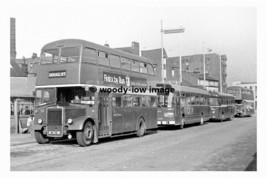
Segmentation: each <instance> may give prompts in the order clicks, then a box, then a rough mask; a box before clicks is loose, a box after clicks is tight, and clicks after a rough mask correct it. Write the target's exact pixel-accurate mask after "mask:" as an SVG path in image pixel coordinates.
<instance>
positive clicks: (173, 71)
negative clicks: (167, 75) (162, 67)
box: [172, 69, 175, 78]
mask: <svg viewBox="0 0 267 178" xmlns="http://www.w3.org/2000/svg"><path fill="white" fill-rule="evenodd" d="M174 73H175V70H174V69H172V78H174Z"/></svg>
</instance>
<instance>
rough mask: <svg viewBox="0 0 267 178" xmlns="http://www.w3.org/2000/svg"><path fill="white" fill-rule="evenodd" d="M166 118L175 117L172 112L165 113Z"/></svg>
mask: <svg viewBox="0 0 267 178" xmlns="http://www.w3.org/2000/svg"><path fill="white" fill-rule="evenodd" d="M164 116H165V117H173V116H174V114H173V113H172V112H165V113H164Z"/></svg>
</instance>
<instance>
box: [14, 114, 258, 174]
mask: <svg viewBox="0 0 267 178" xmlns="http://www.w3.org/2000/svg"><path fill="white" fill-rule="evenodd" d="M256 132H257V128H256V116H255V115H254V116H252V117H247V118H234V120H233V121H225V122H222V123H221V122H207V123H206V124H205V125H203V126H199V125H191V126H187V127H185V128H184V129H183V130H180V129H178V128H166V127H160V128H159V129H158V130H155V131H150V132H149V133H148V134H147V135H145V136H144V137H141V138H138V137H136V136H124V137H119V138H118V137H117V138H108V139H102V140H100V142H99V143H98V144H93V145H92V146H89V147H79V146H78V145H77V144H76V142H75V141H74V140H65V141H57V142H53V143H50V144H46V145H39V144H37V143H28V144H21V145H12V144H11V147H10V160H11V165H10V167H11V171H37V170H38V171H39V170H43V171H82V170H83V171H244V170H250V168H249V167H251V165H252V167H253V166H254V167H255V162H256V161H255V160H256V159H255V156H256V152H257V145H256V142H257V135H256ZM249 165H250V166H249ZM253 169H255V168H253Z"/></svg>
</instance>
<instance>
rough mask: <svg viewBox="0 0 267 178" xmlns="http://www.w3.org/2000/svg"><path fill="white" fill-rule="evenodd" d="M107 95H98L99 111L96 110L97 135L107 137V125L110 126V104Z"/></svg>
mask: <svg viewBox="0 0 267 178" xmlns="http://www.w3.org/2000/svg"><path fill="white" fill-rule="evenodd" d="M109 101H110V100H109V93H99V107H98V108H99V109H98V116H99V120H98V122H99V123H98V126H99V127H98V129H99V135H100V136H103V135H109V134H110V133H109V125H110V122H109V120H110V118H108V117H109V115H110V114H109V113H108V111H109V110H110V107H111V106H110V103H109Z"/></svg>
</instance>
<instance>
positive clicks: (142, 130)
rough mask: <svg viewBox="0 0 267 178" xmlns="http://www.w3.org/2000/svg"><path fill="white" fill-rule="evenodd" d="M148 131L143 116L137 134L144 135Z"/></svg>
mask: <svg viewBox="0 0 267 178" xmlns="http://www.w3.org/2000/svg"><path fill="white" fill-rule="evenodd" d="M145 132H146V123H145V121H144V119H143V118H141V119H139V122H138V126H137V132H136V135H137V136H138V137H142V136H144V135H145Z"/></svg>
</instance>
